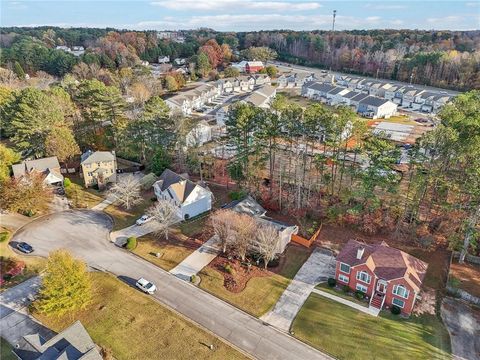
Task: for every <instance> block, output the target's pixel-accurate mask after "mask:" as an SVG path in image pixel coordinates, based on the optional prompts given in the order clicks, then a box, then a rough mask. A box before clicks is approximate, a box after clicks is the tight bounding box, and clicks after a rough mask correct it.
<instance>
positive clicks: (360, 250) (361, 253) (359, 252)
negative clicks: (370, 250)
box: [357, 247, 365, 260]
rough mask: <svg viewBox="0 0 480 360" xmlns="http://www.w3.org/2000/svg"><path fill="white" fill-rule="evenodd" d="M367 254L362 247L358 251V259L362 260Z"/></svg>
mask: <svg viewBox="0 0 480 360" xmlns="http://www.w3.org/2000/svg"><path fill="white" fill-rule="evenodd" d="M364 252H365V248H364V247H361V248H358V249H357V259H358V260H360V259H361V258H362V256H363V253H364Z"/></svg>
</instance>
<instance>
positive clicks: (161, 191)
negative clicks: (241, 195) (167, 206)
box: [153, 169, 213, 220]
mask: <svg viewBox="0 0 480 360" xmlns="http://www.w3.org/2000/svg"><path fill="white" fill-rule="evenodd" d="M153 190H154V192H155V195H156V197H157V199H158V200H168V201H170V202H171V203H172V204H174V205H175V206H176V207H177V209H178V216H179V218H181V219H184V220H187V219H190V218H193V217H195V216H197V215H200V214H202V213H204V212H206V211H210V210H211V209H212V201H213V194H212V192H211V191H210V190H209V189H208V187H207V186H206V185H204V184H200V183H194V182H193V181H191V180H189V179H187V178H186V177H184V176H182V175H179V174H177V173H175V172H173V171H172V170H170V169H166V170H165V171H164V172H163V173H162V175H160V178H159V180H158V181H156V182H155V183H154V184H153Z"/></svg>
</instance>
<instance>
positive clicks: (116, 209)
mask: <svg viewBox="0 0 480 360" xmlns="http://www.w3.org/2000/svg"><path fill="white" fill-rule="evenodd" d="M152 194H153V192H152V191H148V192H146V193H144V194H142V197H143V200H142V202H140V203H139V204H138V205H135V206H133V207H132V208H130V209H129V210H126V209H124V208H123V207H121V206H119V205H115V204H112V205H109V206H107V207H106V208H105V209H104V210H103V211H104V212H106V213H107V214H109V215H110V216H111V217H112V218H113V221H114V224H113V231H116V230H120V229H123V228H126V227H127V226H130V225H133V224H135V221H137V219H138V218H139V217H140V216H142V215H143V214H145V211H146V210H147V209H148V208H149V207H150V206H152V205H153V201H152V200H151V198H152V196H153V195H152Z"/></svg>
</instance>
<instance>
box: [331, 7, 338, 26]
mask: <svg viewBox="0 0 480 360" xmlns="http://www.w3.org/2000/svg"><path fill="white" fill-rule="evenodd" d="M336 17H337V10H333V23H332V31H335V18H336Z"/></svg>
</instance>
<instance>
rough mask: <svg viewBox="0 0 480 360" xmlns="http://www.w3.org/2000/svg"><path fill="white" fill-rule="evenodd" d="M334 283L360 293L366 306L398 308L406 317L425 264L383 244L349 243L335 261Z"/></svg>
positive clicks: (414, 298) (410, 308) (409, 311)
mask: <svg viewBox="0 0 480 360" xmlns="http://www.w3.org/2000/svg"><path fill="white" fill-rule="evenodd" d="M336 262H337V264H336V270H335V278H336V280H337V284H339V285H347V286H348V287H349V288H350V289H351V290H353V291H356V290H360V291H362V292H364V293H365V294H366V295H367V296H368V297H369V299H370V306H372V307H375V308H378V309H382V308H383V306H389V307H391V306H392V305H396V306H398V307H399V308H400V309H401V310H402V313H403V314H410V313H411V312H412V309H413V306H414V305H415V300H416V298H417V295H418V293H419V292H420V288H421V285H422V281H423V279H424V277H425V273H426V271H427V266H428V264H427V263H425V262H423V261H421V260H419V259H417V258H415V257H413V256H411V255H409V254H407V253H405V252H403V251H400V250H398V249H395V248H391V247H390V246H388V244H387V243H385V242H382V243H380V244H375V245H369V244H364V243H361V242H358V241H356V240H350V241H349V242H348V243H347V244H346V245H345V246H344V247H343V249H342V251H340V253H339V254H338V256H337V259H336Z"/></svg>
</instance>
